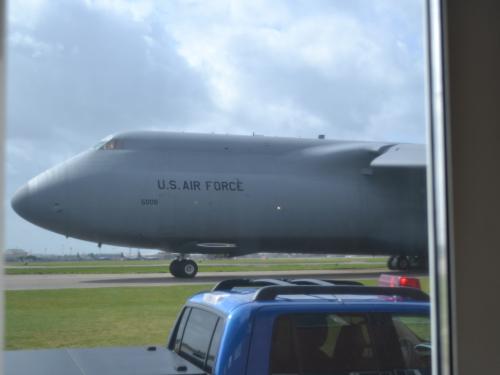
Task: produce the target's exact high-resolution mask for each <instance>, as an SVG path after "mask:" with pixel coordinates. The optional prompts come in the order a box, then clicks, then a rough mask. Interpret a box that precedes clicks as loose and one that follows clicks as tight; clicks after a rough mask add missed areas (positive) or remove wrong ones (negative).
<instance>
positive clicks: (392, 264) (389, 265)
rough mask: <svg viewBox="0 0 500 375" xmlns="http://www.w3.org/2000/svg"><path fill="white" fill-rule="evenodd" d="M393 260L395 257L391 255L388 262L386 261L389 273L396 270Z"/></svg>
mask: <svg viewBox="0 0 500 375" xmlns="http://www.w3.org/2000/svg"><path fill="white" fill-rule="evenodd" d="M394 258H396V257H395V256H394V255H393V256H391V257H389V260H388V261H387V268H389V269H390V270H391V271H394V270H395V269H396V264H395V261H394Z"/></svg>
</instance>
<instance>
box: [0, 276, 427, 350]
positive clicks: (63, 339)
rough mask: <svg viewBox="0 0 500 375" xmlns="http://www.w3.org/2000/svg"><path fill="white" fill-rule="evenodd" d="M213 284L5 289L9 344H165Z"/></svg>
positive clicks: (21, 346)
mask: <svg viewBox="0 0 500 375" xmlns="http://www.w3.org/2000/svg"><path fill="white" fill-rule="evenodd" d="M421 281H422V288H423V289H424V290H428V288H429V286H428V278H421ZM363 283H364V284H366V285H374V284H375V283H376V280H363ZM211 286H212V285H208V284H207V285H182V286H169V287H147V288H97V289H61V290H30V291H7V292H6V293H5V306H6V321H5V330H6V337H5V343H6V349H31V348H59V347H94V346H126V345H151V344H160V345H161V344H164V343H165V342H166V339H167V336H168V333H169V331H170V327H171V325H172V323H173V322H174V320H175V318H176V316H177V314H178V312H179V309H180V307H181V306H182V305H183V304H184V302H185V301H186V298H187V297H188V296H190V295H192V294H194V293H195V292H197V291H201V290H207V289H209V288H210V287H211Z"/></svg>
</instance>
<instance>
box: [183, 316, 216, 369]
mask: <svg viewBox="0 0 500 375" xmlns="http://www.w3.org/2000/svg"><path fill="white" fill-rule="evenodd" d="M217 319H218V317H217V315H215V314H212V313H210V312H208V311H204V310H200V309H192V311H191V314H190V315H189V319H188V321H187V324H186V328H185V329H184V335H183V337H182V342H181V345H180V349H179V354H180V355H182V356H183V357H184V358H186V359H187V360H189V361H191V362H193V363H194V364H196V365H197V366H199V367H202V368H203V366H204V364H205V360H206V358H207V353H208V348H209V345H210V341H211V340H212V335H213V332H214V329H215V324H216V323H217Z"/></svg>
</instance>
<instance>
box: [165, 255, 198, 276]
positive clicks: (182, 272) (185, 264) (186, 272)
mask: <svg viewBox="0 0 500 375" xmlns="http://www.w3.org/2000/svg"><path fill="white" fill-rule="evenodd" d="M169 270H170V273H171V274H172V276H174V277H179V278H184V279H190V278H193V277H195V276H196V274H197V273H198V265H197V264H196V262H195V261H193V260H191V259H184V258H178V259H174V260H173V261H172V262H171V263H170V267H169Z"/></svg>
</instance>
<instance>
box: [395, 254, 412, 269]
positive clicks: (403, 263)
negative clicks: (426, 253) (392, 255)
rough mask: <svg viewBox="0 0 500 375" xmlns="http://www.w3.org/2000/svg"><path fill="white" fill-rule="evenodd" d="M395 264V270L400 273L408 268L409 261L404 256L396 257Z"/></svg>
mask: <svg viewBox="0 0 500 375" xmlns="http://www.w3.org/2000/svg"><path fill="white" fill-rule="evenodd" d="M396 258H397V260H396V264H397V269H398V270H400V271H406V270H407V269H409V268H410V260H409V259H408V257H407V256H405V255H400V256H398V257H396Z"/></svg>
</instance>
